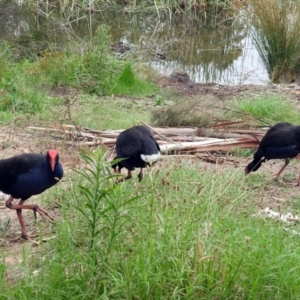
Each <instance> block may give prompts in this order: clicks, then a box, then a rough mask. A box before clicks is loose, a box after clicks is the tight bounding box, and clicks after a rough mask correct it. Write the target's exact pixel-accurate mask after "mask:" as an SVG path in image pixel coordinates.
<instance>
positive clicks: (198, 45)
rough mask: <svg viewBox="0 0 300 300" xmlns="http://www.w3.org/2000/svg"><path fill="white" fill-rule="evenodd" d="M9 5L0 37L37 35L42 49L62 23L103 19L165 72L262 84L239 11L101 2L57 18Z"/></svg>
mask: <svg viewBox="0 0 300 300" xmlns="http://www.w3.org/2000/svg"><path fill="white" fill-rule="evenodd" d="M5 2H6V3H9V1H5ZM14 6H15V7H14V8H13V7H12V6H8V7H7V8H6V10H4V9H3V10H2V14H1V13H0V23H2V28H9V30H6V31H5V32H2V39H3V38H4V39H11V36H17V37H19V38H20V40H21V41H23V43H24V37H25V39H27V40H28V42H29V43H32V41H35V42H37V41H38V42H39V47H40V48H41V50H43V49H42V48H45V47H47V43H45V40H46V39H47V40H48V41H49V43H51V41H53V40H54V41H55V42H56V43H58V44H59V43H61V44H63V42H64V36H63V34H64V30H65V29H66V28H69V30H70V32H73V33H75V35H76V36H78V37H79V38H84V37H86V36H90V35H92V34H93V32H94V31H95V30H96V28H97V27H98V26H99V25H100V24H107V25H109V26H110V28H111V35H112V39H113V42H114V43H117V42H120V41H121V42H126V43H128V44H129V45H132V47H133V48H134V49H135V55H136V56H137V57H139V58H140V57H142V58H143V60H144V61H145V62H146V63H149V62H150V63H151V65H152V66H153V67H154V68H156V69H157V70H159V71H160V72H161V73H163V74H166V75H169V74H171V73H172V72H173V71H174V70H178V69H179V70H180V71H184V72H186V73H187V74H188V75H189V76H190V78H191V79H192V80H193V81H196V82H200V83H208V82H215V83H220V84H230V85H233V84H266V83H267V82H268V81H269V77H268V74H267V71H266V69H265V67H264V65H263V63H262V61H261V59H260V57H259V54H258V52H257V51H256V49H255V46H254V44H253V43H252V41H251V38H250V37H249V30H248V27H247V22H245V18H244V17H243V16H242V15H241V16H240V17H239V18H229V17H228V16H226V15H225V16H224V15H218V16H217V17H216V13H215V12H213V13H212V14H211V15H209V13H208V12H206V13H204V14H202V15H201V17H199V18H198V19H197V21H196V20H195V19H193V20H191V19H189V18H187V17H184V16H178V17H176V16H172V18H170V16H169V15H167V14H166V15H157V14H153V13H152V12H143V13H135V14H132V13H124V10H122V11H118V10H117V8H115V10H113V11H111V10H107V9H105V8H104V9H103V10H102V11H95V12H94V13H93V14H84V15H82V16H80V15H78V16H77V18H75V19H72V18H69V19H68V20H64V21H65V23H63V22H61V23H59V22H50V21H49V19H47V18H46V17H44V15H43V14H41V13H40V14H37V15H35V14H34V13H33V12H32V14H30V13H29V12H28V11H25V8H24V7H23V11H24V12H25V13H24V14H21V13H20V5H18V4H16V3H15V4H14ZM40 10H41V8H40ZM4 12H5V13H4ZM7 17H9V18H7ZM9 20H11V21H10V22H9ZM59 24H60V25H59ZM61 24H63V26H64V28H62V27H60V26H61ZM25 25H26V26H25ZM28 30H30V34H29V33H28ZM0 35H1V33H0ZM9 35H10V37H9ZM0 38H1V37H0ZM133 45H134V46H133ZM36 48H37V47H36ZM157 58H160V59H157Z"/></svg>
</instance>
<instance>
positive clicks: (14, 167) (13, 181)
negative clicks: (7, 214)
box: [0, 150, 64, 239]
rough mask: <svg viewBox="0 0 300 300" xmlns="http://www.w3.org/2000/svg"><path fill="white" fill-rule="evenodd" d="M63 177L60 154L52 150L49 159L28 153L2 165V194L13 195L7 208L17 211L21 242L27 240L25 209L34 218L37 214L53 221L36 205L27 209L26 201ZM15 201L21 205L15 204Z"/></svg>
mask: <svg viewBox="0 0 300 300" xmlns="http://www.w3.org/2000/svg"><path fill="white" fill-rule="evenodd" d="M63 174H64V171H63V167H62V165H61V164H60V162H59V156H58V152H57V150H49V151H48V152H47V154H46V155H43V154H37V153H25V154H21V155H17V156H14V157H11V158H7V159H3V160H1V161H0V191H2V192H3V193H5V194H8V195H10V197H9V199H8V200H6V202H5V205H6V207H8V208H10V209H15V210H16V212H17V217H18V220H19V223H20V226H21V230H22V235H21V237H22V238H24V239H28V235H27V232H26V226H25V223H24V220H23V216H22V209H31V210H33V212H34V216H35V217H36V213H37V212H38V213H39V214H40V215H41V216H42V217H43V218H45V217H48V218H49V219H50V220H51V221H54V219H53V218H52V217H51V216H50V215H49V214H48V213H47V212H46V211H45V210H43V209H42V208H40V207H38V206H37V205H35V204H31V205H24V201H25V200H27V199H28V198H30V197H31V196H33V195H38V194H41V193H42V192H44V191H45V190H47V189H49V188H50V187H52V186H54V185H55V184H57V183H58V182H59V181H60V180H61V178H62V177H63ZM14 199H20V202H19V203H18V204H13V200H14Z"/></svg>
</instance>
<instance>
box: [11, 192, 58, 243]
mask: <svg viewBox="0 0 300 300" xmlns="http://www.w3.org/2000/svg"><path fill="white" fill-rule="evenodd" d="M13 200H14V198H13V197H12V196H10V197H9V199H8V200H6V202H5V206H6V207H8V208H10V209H15V210H16V211H17V217H18V220H19V223H20V226H21V229H22V235H21V237H22V238H24V239H28V235H27V232H26V226H25V223H24V220H23V216H22V209H32V210H33V213H34V217H35V218H36V212H38V213H39V214H40V215H41V216H42V217H43V219H45V216H46V217H48V218H49V219H50V220H51V221H52V222H53V221H54V219H53V218H52V217H51V216H50V215H49V214H48V213H47V212H46V211H45V210H43V209H41V208H39V207H38V206H37V205H35V204H32V205H24V204H23V203H24V201H23V200H20V202H19V204H12V202H13Z"/></svg>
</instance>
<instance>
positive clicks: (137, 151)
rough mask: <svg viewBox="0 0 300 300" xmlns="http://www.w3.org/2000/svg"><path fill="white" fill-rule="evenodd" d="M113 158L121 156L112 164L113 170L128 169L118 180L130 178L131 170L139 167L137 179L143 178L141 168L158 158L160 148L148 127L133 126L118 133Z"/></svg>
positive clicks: (118, 171)
mask: <svg viewBox="0 0 300 300" xmlns="http://www.w3.org/2000/svg"><path fill="white" fill-rule="evenodd" d="M116 153H117V156H116V157H115V159H119V158H122V159H123V160H122V161H119V162H117V163H115V164H113V165H112V167H113V168H114V170H115V172H117V173H120V172H121V169H122V168H125V169H127V170H128V174H127V176H126V177H125V178H122V179H121V180H120V181H123V180H127V179H130V178H131V177H132V173H131V171H133V170H134V169H135V168H140V172H139V174H138V178H139V181H141V180H142V179H143V168H145V167H146V166H148V165H152V164H153V163H155V162H156V161H157V160H158V159H159V158H160V148H159V145H158V143H157V141H156V140H155V138H154V136H153V135H152V133H151V131H150V129H149V128H148V127H146V126H142V125H140V126H134V127H132V128H129V129H127V130H125V131H123V132H122V133H120V134H119V136H118V138H117V141H116Z"/></svg>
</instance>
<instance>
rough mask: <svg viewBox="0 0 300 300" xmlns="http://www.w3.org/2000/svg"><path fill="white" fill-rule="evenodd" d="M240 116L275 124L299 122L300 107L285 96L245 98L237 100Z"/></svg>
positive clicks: (236, 105) (259, 122) (236, 114)
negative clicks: (295, 105)
mask: <svg viewBox="0 0 300 300" xmlns="http://www.w3.org/2000/svg"><path fill="white" fill-rule="evenodd" d="M234 105H235V107H236V111H237V113H235V114H234V115H235V116H236V117H239V118H242V119H243V118H246V119H247V117H249V116H250V117H253V118H254V119H255V120H256V121H257V123H258V124H260V125H266V124H271V125H274V124H275V123H278V122H283V121H286V122H291V123H293V124H299V109H297V108H295V107H294V106H293V105H292V104H291V102H290V101H289V100H288V99H286V98H285V97H283V96H280V95H279V96H259V97H256V98H250V97H247V98H243V99H241V100H236V101H235V104H234Z"/></svg>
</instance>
